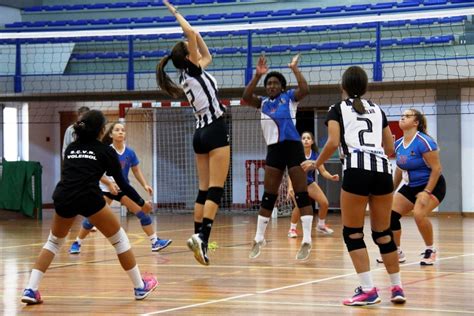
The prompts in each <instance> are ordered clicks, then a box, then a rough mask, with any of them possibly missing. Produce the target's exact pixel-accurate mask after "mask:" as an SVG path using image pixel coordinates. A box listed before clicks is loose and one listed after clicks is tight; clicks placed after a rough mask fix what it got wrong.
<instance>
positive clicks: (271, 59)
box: [0, 8, 474, 210]
mask: <svg viewBox="0 0 474 316" xmlns="http://www.w3.org/2000/svg"><path fill="white" fill-rule="evenodd" d="M472 14H474V9H473V8H463V9H452V10H434V11H427V12H414V13H403V14H402V13H399V14H397V13H394V14H386V15H384V14H378V15H364V16H353V17H351V18H350V19H349V18H337V17H332V18H319V19H316V18H314V19H295V20H284V21H278V22H257V23H251V24H249V23H240V24H219V25H199V26H197V27H196V28H197V29H198V30H199V31H200V33H201V34H202V36H203V38H204V39H205V41H206V43H207V44H208V46H209V48H210V51H211V53H212V55H213V63H212V65H211V66H210V67H209V69H208V71H209V72H210V73H212V74H213V75H214V76H215V77H216V79H217V82H218V84H219V88H220V96H221V98H222V100H223V102H225V103H226V105H227V107H228V111H227V115H226V119H227V120H228V123H229V126H230V129H231V150H232V161H231V170H230V172H229V177H228V181H227V183H226V191H225V195H224V199H223V208H225V209H236V208H242V209H254V208H255V207H256V205H258V203H259V199H260V196H261V194H262V193H263V164H264V159H265V153H266V146H265V143H264V139H263V135H262V133H261V130H260V124H259V120H260V115H259V113H258V112H257V111H255V110H254V109H251V108H248V107H243V106H242V104H241V103H240V96H241V93H242V91H243V88H244V87H245V85H246V83H247V82H248V81H249V80H250V79H251V77H252V75H253V73H254V68H255V64H256V60H257V58H258V57H259V56H260V55H262V54H264V55H265V56H266V58H267V60H268V64H269V66H270V70H277V71H280V72H282V73H283V74H284V75H285V77H286V78H287V80H288V85H289V86H290V87H292V86H295V85H296V80H295V78H294V76H293V75H292V74H291V72H290V70H289V68H288V67H287V64H288V63H289V61H290V60H291V57H292V56H294V55H295V54H301V60H300V64H299V65H300V69H301V71H302V73H303V75H304V76H305V77H306V79H307V81H308V83H309V84H310V86H311V95H310V96H308V97H307V98H305V100H303V101H302V102H301V106H300V109H301V110H302V112H304V115H300V117H299V118H297V121H298V122H299V126H298V129H299V131H300V132H302V131H303V130H310V131H311V132H313V133H314V134H315V135H316V137H317V143H318V144H319V145H320V146H321V145H323V144H324V141H325V135H324V132H322V129H323V127H322V126H323V124H322V122H323V119H324V112H325V111H326V109H327V107H328V106H329V105H331V104H332V103H334V102H337V101H338V99H340V91H339V84H340V79H341V75H342V73H343V71H344V70H345V69H346V68H347V67H349V66H351V65H359V66H361V67H363V68H364V69H365V70H366V72H367V73H368V75H369V80H370V82H371V89H370V91H369V93H368V95H367V98H370V99H372V100H373V101H374V102H376V103H379V104H381V105H382V107H383V109H384V111H385V112H386V113H387V115H388V117H389V120H392V121H396V120H398V117H399V116H400V114H401V113H402V112H403V111H404V110H405V109H408V108H412V107H415V108H418V109H420V110H421V111H423V112H424V113H425V114H427V115H428V119H429V122H428V123H429V125H430V126H436V116H437V115H470V114H472V113H474V105H472V104H473V103H474V101H473V102H471V99H470V98H471V94H472V93H471V92H472V87H473V82H474V53H473V52H474V32H473V30H474V27H473V24H472ZM182 39H183V37H182V31H181V29H180V28H178V27H165V28H153V29H147V28H144V29H120V30H82V31H70V32H54V31H47V32H46V31H45V32H17V33H0V52H1V54H0V89H1V90H2V91H3V93H2V94H3V96H0V101H2V102H3V103H4V104H7V105H8V104H17V103H20V102H28V104H29V116H28V120H29V125H30V126H32V127H30V128H34V127H35V126H37V127H42V128H44V127H45V126H57V125H58V123H59V122H60V120H61V116H60V114H59V113H60V112H67V111H74V110H75V109H77V108H78V107H79V106H81V105H87V106H89V107H90V108H95V109H101V110H103V111H104V112H105V113H106V114H107V115H108V116H109V119H110V120H118V119H119V118H120V119H122V120H123V121H125V122H126V125H127V133H128V136H127V137H128V140H127V143H128V144H129V145H130V146H131V147H132V148H134V149H135V150H136V151H137V154H138V156H139V158H140V159H141V166H142V169H143V170H144V172H145V176H146V177H147V178H148V179H149V181H150V182H152V180H151V179H153V184H154V187H155V191H156V192H155V196H154V200H155V202H156V203H157V205H158V207H161V208H163V209H170V210H182V209H185V210H189V209H192V206H193V204H194V200H195V198H196V193H197V187H198V185H197V174H196V168H195V162H194V158H193V149H192V134H193V132H194V126H195V124H194V118H193V115H192V111H191V108H190V107H189V106H188V104H187V102H186V100H170V98H169V97H168V96H166V95H164V94H163V93H162V92H161V91H159V89H158V87H157V84H156V79H155V68H156V65H157V63H158V62H159V60H160V59H161V58H163V57H164V56H166V55H167V54H169V52H170V50H171V47H172V46H173V45H174V44H175V43H176V42H177V41H179V40H182ZM167 71H168V73H169V74H170V75H171V76H172V78H173V79H174V80H175V81H177V78H178V74H177V72H176V71H175V70H174V69H173V68H172V66H171V65H169V66H168V68H167ZM453 91H454V92H453ZM258 92H259V93H260V94H265V92H264V91H263V89H261V86H260V90H258ZM453 95H454V96H455V97H456V98H457V99H458V100H459V102H458V103H456V102H455V103H452V102H451V103H450V102H444V101H443V102H442V105H440V102H438V101H439V100H448V99H451V98H452V97H453ZM468 120H472V119H471V118H470V117H469V118H468ZM18 124H22V123H21V120H20V121H19V122H18ZM394 126H395V125H394ZM431 132H432V134H436V132H433V131H431ZM334 172H337V168H334ZM284 182H285V181H284ZM334 186H338V185H337V184H334ZM330 190H334V191H336V189H332V188H330ZM286 195H287V193H286V185H285V184H283V185H282V187H281V189H280V200H279V202H278V206H279V208H280V209H281V210H287V209H290V208H291V203H290V202H289V200H288V198H287V196H286ZM334 195H335V196H336V195H337V194H334ZM330 202H331V198H330ZM333 202H334V203H332V205H331V206H332V207H336V208H337V207H338V201H336V200H335V199H334V201H333Z"/></svg>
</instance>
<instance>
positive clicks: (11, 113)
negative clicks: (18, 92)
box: [3, 103, 29, 161]
mask: <svg viewBox="0 0 474 316" xmlns="http://www.w3.org/2000/svg"><path fill="white" fill-rule="evenodd" d="M3 123H4V124H3V156H4V158H5V159H6V160H8V161H18V160H28V158H29V152H28V147H29V142H28V103H24V104H19V105H5V108H4V109H3Z"/></svg>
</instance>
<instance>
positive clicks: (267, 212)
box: [243, 55, 313, 260]
mask: <svg viewBox="0 0 474 316" xmlns="http://www.w3.org/2000/svg"><path fill="white" fill-rule="evenodd" d="M298 61H299V55H296V56H295V57H293V59H292V60H291V62H290V63H289V64H288V67H289V68H290V69H291V70H292V72H293V74H294V75H295V77H296V80H297V82H298V87H297V88H296V89H290V90H287V89H286V79H285V77H284V76H283V75H282V74H281V73H279V72H276V71H272V72H269V73H267V72H268V66H267V61H266V58H265V57H264V56H260V58H259V59H258V63H257V67H256V73H255V76H254V77H253V79H252V80H251V81H250V83H249V84H248V85H247V87H246V88H245V90H244V94H243V99H244V101H245V102H246V103H247V104H248V105H250V106H252V107H255V108H257V109H259V110H260V112H261V126H262V130H263V135H264V137H265V140H266V143H267V145H268V147H267V157H266V165H265V177H264V193H263V197H262V203H261V206H260V211H259V215H258V222H257V232H256V234H255V238H254V242H253V246H252V250H251V252H250V255H249V257H250V258H251V259H253V258H257V257H258V256H259V255H260V252H261V248H262V247H263V246H264V245H265V243H266V242H265V238H264V235H265V230H266V228H267V224H268V222H269V221H270V216H271V214H272V211H273V207H274V206H275V202H276V199H277V197H278V189H279V187H280V183H281V180H282V178H283V174H284V172H285V169H286V168H288V174H289V176H290V179H291V181H292V183H293V189H294V191H295V200H296V204H297V206H298V208H299V209H300V211H301V215H302V216H301V222H302V225H303V241H302V243H301V247H300V249H299V251H298V253H297V254H296V259H297V260H306V259H308V258H309V254H310V251H311V226H312V222H313V208H312V207H311V202H310V200H309V196H308V187H307V184H306V174H305V172H304V171H303V169H302V168H301V166H300V164H301V163H302V162H303V161H304V160H305V156H304V150H303V145H302V143H301V139H300V135H299V133H298V131H297V130H296V126H295V125H296V108H297V106H298V102H299V101H301V100H302V99H303V98H304V97H305V96H307V95H308V93H309V88H308V84H307V82H306V79H305V78H304V77H303V74H302V73H301V72H300V70H299V69H298ZM265 74H267V75H266V76H265V79H264V81H263V84H264V86H265V90H266V92H267V95H268V96H267V97H262V96H256V95H254V94H253V92H254V90H255V88H256V86H257V84H258V82H259V81H260V79H261V78H262V76H263V75H265Z"/></svg>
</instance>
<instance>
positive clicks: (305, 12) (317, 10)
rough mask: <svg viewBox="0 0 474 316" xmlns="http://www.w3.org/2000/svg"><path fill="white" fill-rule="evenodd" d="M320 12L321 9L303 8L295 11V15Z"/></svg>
mask: <svg viewBox="0 0 474 316" xmlns="http://www.w3.org/2000/svg"><path fill="white" fill-rule="evenodd" d="M319 11H321V8H305V9H301V10H297V11H296V13H295V14H296V15H307V14H316V13H318V12H319Z"/></svg>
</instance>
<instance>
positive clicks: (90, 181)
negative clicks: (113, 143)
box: [53, 140, 144, 205]
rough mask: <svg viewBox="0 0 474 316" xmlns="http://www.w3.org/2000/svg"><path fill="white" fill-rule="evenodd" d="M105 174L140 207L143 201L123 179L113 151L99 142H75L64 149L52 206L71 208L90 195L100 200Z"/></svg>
mask: <svg viewBox="0 0 474 316" xmlns="http://www.w3.org/2000/svg"><path fill="white" fill-rule="evenodd" d="M104 173H107V175H109V176H112V177H114V179H115V182H116V183H117V185H118V186H119V187H120V189H121V190H122V192H123V193H124V194H125V195H126V196H128V197H129V198H130V199H132V200H133V201H135V202H137V204H139V205H143V203H144V202H143V199H142V198H141V197H140V195H139V194H138V193H137V192H136V191H135V190H134V189H133V188H132V187H131V186H130V185H129V184H128V183H127V181H126V180H125V178H124V177H123V175H122V168H121V166H120V162H119V159H118V156H117V153H116V152H115V150H114V149H113V148H112V147H110V146H107V145H105V144H103V143H101V142H100V141H98V140H93V141H88V142H81V141H80V140H77V141H75V142H73V143H71V144H70V145H69V146H68V147H67V148H66V151H65V154H64V164H63V170H62V172H61V181H59V183H58V184H57V185H56V189H55V190H54V193H53V200H54V202H55V203H56V204H59V205H70V204H71V203H73V202H74V201H79V200H81V201H84V200H83V199H87V197H88V196H90V195H96V196H102V195H103V194H102V191H101V189H100V187H99V181H100V178H101V177H102V176H103V175H104Z"/></svg>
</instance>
